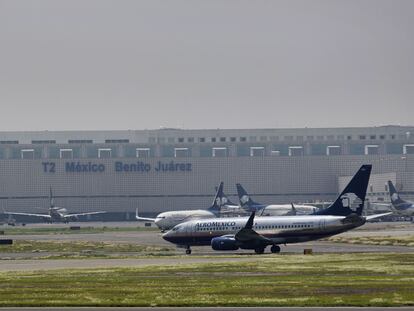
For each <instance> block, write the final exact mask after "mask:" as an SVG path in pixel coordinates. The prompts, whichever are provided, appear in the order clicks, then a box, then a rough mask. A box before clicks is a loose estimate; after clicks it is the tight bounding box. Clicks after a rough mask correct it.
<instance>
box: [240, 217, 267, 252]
mask: <svg viewBox="0 0 414 311" xmlns="http://www.w3.org/2000/svg"><path fill="white" fill-rule="evenodd" d="M254 216H255V212H252V214H251V215H250V217H249V220H248V221H247V223H246V226H245V227H244V228H242V229H240V231H239V232H237V233H236V235H235V236H234V238H235V239H236V241H238V242H240V243H243V244H247V245H269V244H273V242H272V240H270V239H268V238H266V237H264V236H263V235H261V234H259V233H257V232H256V231H254V230H253V221H254Z"/></svg>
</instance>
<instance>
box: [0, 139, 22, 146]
mask: <svg viewBox="0 0 414 311" xmlns="http://www.w3.org/2000/svg"><path fill="white" fill-rule="evenodd" d="M18 143H19V141H18V140H0V144H4V145H17V144H18Z"/></svg>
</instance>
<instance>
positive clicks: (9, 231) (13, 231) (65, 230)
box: [0, 226, 159, 235]
mask: <svg viewBox="0 0 414 311" xmlns="http://www.w3.org/2000/svg"><path fill="white" fill-rule="evenodd" d="M0 231H3V232H4V235H25V234H27V235H32V234H79V233H103V232H141V231H159V229H158V228H156V227H138V226H136V227H82V226H81V227H80V229H79V230H71V229H70V226H68V227H46V226H44V227H39V228H25V227H14V228H11V227H4V228H0Z"/></svg>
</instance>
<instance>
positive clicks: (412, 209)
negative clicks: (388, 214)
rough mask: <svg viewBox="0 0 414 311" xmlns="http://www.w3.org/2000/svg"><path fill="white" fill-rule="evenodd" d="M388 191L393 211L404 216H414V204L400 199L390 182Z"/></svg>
mask: <svg viewBox="0 0 414 311" xmlns="http://www.w3.org/2000/svg"><path fill="white" fill-rule="evenodd" d="M388 189H389V192H390V198H391V204H392V207H393V208H394V209H395V211H396V212H397V213H399V214H402V215H405V216H414V203H413V202H410V201H406V200H403V199H401V198H400V195H399V194H398V192H397V190H396V189H395V187H394V185H393V183H392V181H391V180H389V181H388Z"/></svg>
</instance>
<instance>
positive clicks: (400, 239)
mask: <svg viewBox="0 0 414 311" xmlns="http://www.w3.org/2000/svg"><path fill="white" fill-rule="evenodd" d="M328 241H331V242H338V243H350V244H365V245H393V246H410V247H414V235H407V236H366V237H347V236H334V237H331V238H329V239H328Z"/></svg>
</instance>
